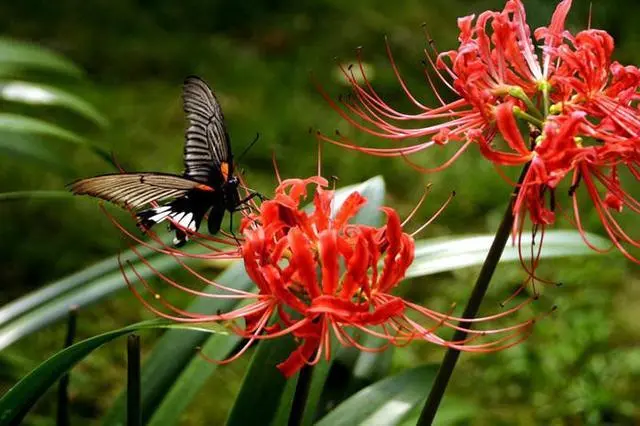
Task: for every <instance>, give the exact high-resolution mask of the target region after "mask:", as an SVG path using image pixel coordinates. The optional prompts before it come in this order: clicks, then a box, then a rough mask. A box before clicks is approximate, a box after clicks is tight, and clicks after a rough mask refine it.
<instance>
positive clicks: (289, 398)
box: [270, 375, 300, 426]
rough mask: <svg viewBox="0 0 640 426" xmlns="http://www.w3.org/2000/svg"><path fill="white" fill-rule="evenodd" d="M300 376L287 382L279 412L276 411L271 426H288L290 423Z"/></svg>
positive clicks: (279, 404)
mask: <svg viewBox="0 0 640 426" xmlns="http://www.w3.org/2000/svg"><path fill="white" fill-rule="evenodd" d="M299 377H300V376H299V375H298V376H296V377H292V378H291V380H287V384H286V385H285V387H284V391H283V392H282V396H281V397H280V402H279V403H278V410H277V411H276V414H275V416H274V417H273V420H272V421H271V423H270V425H271V426H280V425H286V424H288V423H289V416H290V415H291V406H292V405H293V398H294V397H295V394H296V386H297V385H298V378H299Z"/></svg>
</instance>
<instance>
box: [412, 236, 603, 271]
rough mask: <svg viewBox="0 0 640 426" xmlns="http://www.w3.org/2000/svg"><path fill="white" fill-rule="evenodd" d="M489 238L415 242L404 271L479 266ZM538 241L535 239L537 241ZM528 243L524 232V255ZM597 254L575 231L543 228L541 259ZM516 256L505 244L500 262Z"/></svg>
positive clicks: (593, 238) (594, 240) (596, 238)
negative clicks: (410, 263)
mask: <svg viewBox="0 0 640 426" xmlns="http://www.w3.org/2000/svg"><path fill="white" fill-rule="evenodd" d="M586 237H587V239H589V241H591V242H592V243H593V244H594V245H596V246H599V247H607V240H605V239H604V238H602V237H599V236H597V235H593V234H589V233H587V234H586ZM492 241H493V236H492V235H475V236H468V237H453V238H438V239H433V240H420V241H417V242H416V251H415V255H416V258H415V260H414V261H413V264H412V265H411V267H410V268H409V270H408V271H407V277H408V278H410V277H420V276H424V275H431V274H437V273H439V272H445V271H453V270H455V269H462V268H467V267H469V266H476V265H482V262H484V259H485V257H486V255H487V251H488V250H489V247H490V246H491V242H492ZM539 242H540V239H539V238H538V239H537V241H536V244H539ZM530 243H531V236H530V235H523V236H522V247H523V251H524V253H523V254H524V255H525V256H526V255H527V252H528V247H529V244H530ZM596 253H597V252H595V251H593V250H591V249H590V248H589V247H587V245H586V244H585V243H584V241H583V239H582V237H581V236H580V233H579V232H578V231H546V232H545V234H544V242H543V244H542V252H541V258H545V259H547V258H552V257H562V256H584V255H592V254H596ZM518 259H519V255H518V248H517V246H512V245H508V246H507V247H505V249H504V253H503V254H502V257H501V258H500V262H513V261H516V260H518Z"/></svg>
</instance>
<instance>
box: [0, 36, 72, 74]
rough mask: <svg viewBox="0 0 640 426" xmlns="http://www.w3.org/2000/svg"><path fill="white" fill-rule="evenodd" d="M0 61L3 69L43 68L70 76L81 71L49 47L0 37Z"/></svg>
mask: <svg viewBox="0 0 640 426" xmlns="http://www.w3.org/2000/svg"><path fill="white" fill-rule="evenodd" d="M0 61H1V62H2V65H3V69H5V70H15V69H43V70H46V71H52V72H56V73H61V74H66V75H69V76H72V77H81V76H82V74H83V72H82V70H81V69H80V68H78V67H77V66H76V65H75V64H73V63H72V62H70V61H69V60H67V59H65V58H64V57H62V56H61V55H59V54H57V53H54V52H53V51H51V50H49V49H45V48H43V47H40V46H37V45H35V44H31V43H25V42H22V41H18V40H13V39H9V38H5V37H0Z"/></svg>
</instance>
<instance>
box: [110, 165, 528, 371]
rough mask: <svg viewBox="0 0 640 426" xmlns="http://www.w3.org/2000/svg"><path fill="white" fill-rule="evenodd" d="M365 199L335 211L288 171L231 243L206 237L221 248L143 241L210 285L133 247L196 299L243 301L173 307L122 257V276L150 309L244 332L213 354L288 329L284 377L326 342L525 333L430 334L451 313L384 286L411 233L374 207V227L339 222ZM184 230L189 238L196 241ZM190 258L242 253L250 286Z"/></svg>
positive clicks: (449, 320) (479, 338) (499, 337)
mask: <svg viewBox="0 0 640 426" xmlns="http://www.w3.org/2000/svg"><path fill="white" fill-rule="evenodd" d="M309 187H312V188H313V189H314V191H313V195H312V197H309V198H311V199H312V206H313V209H311V210H310V209H305V208H303V206H302V204H303V203H304V202H305V200H306V199H307V191H308V189H309ZM423 200H424V198H423ZM366 202H367V200H366V198H365V197H364V196H362V195H361V194H360V193H358V192H353V193H351V194H350V195H349V196H348V197H347V198H346V200H345V201H344V202H343V203H342V204H341V206H339V208H337V209H336V208H335V206H334V204H335V199H334V191H333V190H330V189H328V182H327V181H326V180H325V179H324V178H322V177H319V176H315V177H311V178H308V179H288V180H284V181H282V182H281V183H280V184H279V186H278V187H277V189H276V191H275V196H274V197H273V198H272V199H270V200H268V201H264V202H263V203H261V205H260V206H257V205H254V208H253V211H252V212H248V213H246V214H245V216H244V218H243V221H242V225H241V232H242V237H241V239H240V247H238V245H237V243H236V244H235V245H234V244H233V243H232V241H234V240H232V239H226V240H223V239H220V238H214V237H208V238H214V239H215V240H216V241H217V242H226V244H227V246H229V247H228V248H227V249H226V250H223V249H221V248H220V247H218V248H216V250H215V251H211V249H207V251H208V253H207V254H203V255H198V254H192V253H187V252H184V251H179V250H176V249H173V248H170V247H167V246H160V247H157V245H154V244H147V245H148V247H150V248H153V249H155V250H157V251H160V252H162V253H165V254H168V255H170V256H173V257H174V258H175V259H176V261H177V262H179V263H180V264H181V265H182V266H183V267H184V268H185V270H186V271H188V272H189V273H191V274H192V275H193V277H195V278H196V279H197V280H198V281H200V282H202V283H203V284H205V285H207V286H212V287H213V289H212V291H201V290H195V289H192V288H189V287H186V286H184V285H182V284H179V283H177V282H175V281H174V280H172V279H170V278H169V277H167V276H165V275H164V274H162V273H160V272H159V271H158V270H157V269H155V268H154V267H153V265H152V264H151V263H150V262H149V261H147V260H146V259H145V258H144V257H143V256H142V253H140V252H139V251H137V250H134V252H135V253H136V254H138V256H139V257H140V259H141V260H142V262H143V264H144V266H145V267H146V268H148V269H149V270H151V272H152V273H153V274H154V275H155V276H156V277H157V278H160V279H161V280H162V281H164V282H165V283H167V284H169V285H171V286H173V287H176V288H178V289H179V290H181V291H186V292H188V293H189V294H192V295H195V296H199V297H207V298H227V299H241V300H245V303H244V304H242V305H241V306H240V307H237V308H235V309H232V310H230V311H228V312H217V313H215V314H203V313H197V312H188V311H186V310H184V309H181V308H179V307H177V306H175V305H173V304H172V303H170V302H169V301H168V300H166V299H165V298H164V297H161V296H160V294H159V291H158V290H156V289H154V288H153V287H152V286H151V284H150V283H149V281H148V280H146V279H145V276H144V274H143V273H142V272H141V271H140V270H139V269H140V268H139V267H135V266H134V265H133V264H132V263H131V262H129V263H128V266H129V268H130V269H131V270H132V271H133V274H134V275H135V277H136V278H137V280H138V281H140V282H141V283H142V286H143V287H144V288H145V289H146V293H148V294H149V295H150V296H151V297H146V296H145V294H144V293H145V292H141V291H139V290H138V289H136V287H135V286H133V285H132V282H129V277H128V276H127V273H126V271H125V268H124V265H123V274H124V276H125V279H126V280H127V282H128V283H129V286H130V287H131V289H132V291H133V292H134V294H135V295H136V296H137V297H138V298H139V299H140V300H141V301H142V302H143V303H144V304H145V306H147V308H148V309H150V310H151V311H152V312H154V313H156V314H157V315H159V316H161V317H164V318H167V319H170V320H173V321H178V322H184V323H202V322H210V321H217V322H221V323H223V324H226V325H227V327H228V328H229V329H230V330H232V331H233V332H235V333H237V334H238V335H240V336H242V337H243V338H245V339H246V344H245V345H244V347H243V348H242V349H241V350H240V351H238V352H237V353H236V354H235V355H234V356H232V357H231V358H229V359H227V360H224V361H214V362H223V363H225V362H230V361H232V360H234V359H236V358H238V357H239V356H241V355H242V354H243V353H244V352H245V351H246V349H247V348H249V347H250V345H251V344H252V343H254V342H255V341H257V340H261V339H272V338H278V337H282V336H285V335H292V336H293V337H294V338H295V339H296V341H297V342H298V347H297V349H296V350H295V351H294V352H293V353H292V354H291V355H290V356H289V357H288V358H287V359H286V360H283V362H282V363H281V364H279V369H280V370H281V371H282V373H283V374H284V375H285V376H287V377H289V376H291V375H293V374H295V373H296V372H297V371H298V370H300V368H302V367H303V366H305V365H313V364H315V363H317V362H319V360H320V359H322V357H323V356H324V357H325V358H327V359H328V358H329V357H330V355H331V345H332V342H334V343H335V342H337V343H338V344H340V345H343V346H354V347H357V348H359V349H361V350H364V351H380V350H384V349H385V348H386V347H388V346H389V345H404V344H407V343H409V342H411V341H413V340H424V341H428V342H431V343H435V344H437V345H441V346H447V347H454V348H457V349H460V350H464V351H475V352H488V351H496V350H500V349H504V348H507V347H510V346H512V345H514V344H517V343H518V342H520V341H522V340H524V339H525V338H526V337H527V336H528V335H529V334H530V331H531V328H532V327H531V326H532V325H533V323H534V320H529V321H526V322H523V323H520V324H517V325H514V326H510V327H506V328H500V329H493V330H467V331H468V332H469V333H471V337H469V338H467V339H465V340H463V341H447V340H445V339H444V338H442V337H440V336H439V335H438V333H439V332H440V329H441V328H443V327H449V328H454V329H461V326H460V325H456V323H457V322H458V321H460V320H461V319H460V318H457V317H454V316H451V315H449V314H445V313H440V312H437V311H434V310H431V309H428V308H425V307H422V306H420V305H417V304H415V303H412V302H410V301H407V300H405V299H403V298H401V297H398V296H395V295H392V294H391V292H392V290H393V289H394V288H395V287H396V286H397V285H398V284H399V283H400V281H401V280H402V279H403V278H404V277H405V273H406V271H407V269H408V268H409V266H410V265H411V263H412V261H413V259H414V240H413V236H412V235H409V234H407V233H405V232H403V230H402V227H403V225H404V223H401V221H400V219H399V217H398V214H397V213H396V212H395V211H394V210H393V209H391V208H388V207H384V208H382V211H383V212H384V214H385V215H386V224H385V225H384V226H381V227H375V226H369V225H362V224H352V223H349V221H350V219H352V218H353V217H354V216H355V215H356V214H357V213H358V211H359V210H360V209H361V208H362V207H363V206H364V205H365V204H366ZM443 207H444V206H443ZM416 209H417V208H416ZM414 211H415V210H414ZM439 211H442V208H441V209H440V210H439ZM405 222H406V221H405ZM423 228H424V226H421V227H420V228H419V229H418V230H417V231H416V232H419V231H421V230H422V229H423ZM416 232H414V234H415V233H416ZM132 237H133V235H132ZM192 237H193V240H194V241H196V242H197V241H198V240H199V239H200V238H198V236H192ZM200 243H203V242H202V241H200ZM207 245H209V244H207ZM192 256H195V257H199V258H202V257H206V258H215V259H219V258H242V259H243V260H244V265H245V269H246V271H247V274H248V275H249V277H250V278H251V280H252V281H253V282H254V283H255V285H256V289H255V291H253V292H251V291H242V290H238V289H234V288H232V287H228V286H223V285H221V284H219V283H216V282H214V281H212V280H209V279H207V278H206V277H205V276H203V275H202V274H200V273H198V272H196V271H195V270H194V269H193V268H191V267H190V266H188V265H187V264H186V263H184V260H183V258H185V257H192ZM531 300H532V299H529V300H527V301H525V302H524V303H522V304H521V305H520V306H517V307H515V308H513V309H510V310H507V311H504V312H501V313H499V314H497V315H493V316H489V317H484V318H478V319H474V320H468V321H467V322H468V323H471V322H472V323H474V324H475V323H482V322H486V321H489V320H494V319H497V318H501V317H505V316H507V315H509V314H510V313H512V312H514V311H516V310H517V309H519V308H520V307H522V306H523V305H526V304H528V303H530V302H531ZM367 335H370V336H374V337H377V338H381V339H384V340H385V341H386V344H385V345H383V346H382V347H368V346H366V344H364V343H362V342H363V337H365V336H367Z"/></svg>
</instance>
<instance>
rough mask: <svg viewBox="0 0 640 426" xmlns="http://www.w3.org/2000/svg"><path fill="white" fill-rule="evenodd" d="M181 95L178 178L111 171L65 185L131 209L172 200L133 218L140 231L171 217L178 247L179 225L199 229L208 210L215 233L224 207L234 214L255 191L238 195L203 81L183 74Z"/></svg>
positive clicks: (225, 138) (218, 114) (183, 236)
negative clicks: (183, 118)
mask: <svg viewBox="0 0 640 426" xmlns="http://www.w3.org/2000/svg"><path fill="white" fill-rule="evenodd" d="M182 99H183V105H184V112H185V114H186V117H187V121H188V126H187V130H186V135H185V136H186V138H185V139H186V140H185V145H184V173H183V174H182V176H178V175H173V174H169V173H156V172H142V173H114V174H106V175H101V176H95V177H91V178H88V179H81V180H77V181H75V182H73V183H71V184H70V185H69V187H70V190H71V191H72V192H73V193H74V194H76V195H91V196H93V197H98V198H101V199H103V200H106V201H109V202H112V203H114V204H116V205H119V206H120V207H123V208H126V209H129V210H131V209H133V210H139V209H141V208H142V207H145V206H147V205H149V204H150V203H154V202H163V201H166V200H168V199H173V201H171V202H169V203H168V204H164V205H162V206H159V207H153V208H148V209H145V210H140V211H138V212H137V213H136V216H137V219H138V225H139V226H140V227H141V228H142V229H143V230H147V229H149V228H151V227H152V226H153V225H155V224H157V223H160V222H162V221H164V220H166V219H170V220H171V222H172V223H171V224H170V228H171V229H173V230H175V237H174V240H173V243H174V245H176V246H177V247H179V246H181V245H184V244H185V243H186V242H187V241H188V235H187V233H186V232H185V231H184V230H183V229H188V230H189V231H191V232H195V231H197V230H198V228H199V227H200V223H201V222H202V219H203V218H204V216H205V215H206V214H207V212H209V218H208V229H209V233H211V234H216V233H218V231H220V227H221V224H222V219H223V217H224V213H225V211H228V212H229V213H230V214H232V215H233V213H234V212H236V211H239V210H241V209H242V205H244V204H245V203H246V202H247V201H248V200H249V199H250V198H253V196H254V195H258V194H256V193H253V194H250V195H249V196H248V197H247V198H245V199H244V200H242V199H241V198H240V194H239V193H238V186H239V185H240V181H239V179H238V177H236V176H235V175H234V174H233V171H234V170H233V152H232V151H231V143H230V139H229V134H228V133H227V129H226V126H225V122H224V116H223V115H222V109H221V108H220V103H219V102H218V100H217V99H216V97H215V95H214V94H213V91H212V90H211V89H210V88H209V86H208V85H207V83H205V82H204V81H203V80H202V79H200V78H199V77H196V76H190V77H187V78H186V79H185V81H184V86H183V92H182ZM231 220H233V219H231ZM174 224H178V225H179V227H176V226H175V225H174ZM180 228H183V229H180Z"/></svg>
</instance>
